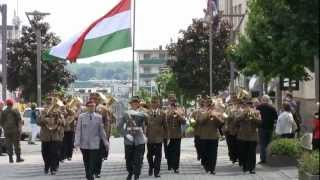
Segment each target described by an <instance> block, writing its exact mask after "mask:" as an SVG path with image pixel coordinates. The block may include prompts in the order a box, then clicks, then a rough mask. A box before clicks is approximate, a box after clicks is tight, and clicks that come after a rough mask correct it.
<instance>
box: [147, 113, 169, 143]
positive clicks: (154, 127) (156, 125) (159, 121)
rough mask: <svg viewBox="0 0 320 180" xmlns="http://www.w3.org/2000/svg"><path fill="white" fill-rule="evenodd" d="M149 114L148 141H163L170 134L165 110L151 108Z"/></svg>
mask: <svg viewBox="0 0 320 180" xmlns="http://www.w3.org/2000/svg"><path fill="white" fill-rule="evenodd" d="M147 114H148V118H147V121H146V127H147V131H146V135H147V140H148V143H162V142H163V139H164V138H166V137H167V136H168V134H167V123H166V114H165V112H163V111H161V110H160V109H157V110H152V109H151V110H149V111H148V112H147Z"/></svg>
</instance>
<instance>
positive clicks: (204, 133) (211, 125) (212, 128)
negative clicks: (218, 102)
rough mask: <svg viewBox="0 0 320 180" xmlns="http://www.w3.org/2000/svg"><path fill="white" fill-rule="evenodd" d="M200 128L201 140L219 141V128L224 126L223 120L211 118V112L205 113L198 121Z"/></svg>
mask: <svg viewBox="0 0 320 180" xmlns="http://www.w3.org/2000/svg"><path fill="white" fill-rule="evenodd" d="M197 122H198V123H199V126H200V134H199V136H200V139H219V137H220V134H219V132H218V128H219V127H220V126H221V124H222V120H221V119H218V118H212V119H211V118H210V115H209V112H208V111H204V112H202V113H201V115H200V118H199V120H198V121H197Z"/></svg>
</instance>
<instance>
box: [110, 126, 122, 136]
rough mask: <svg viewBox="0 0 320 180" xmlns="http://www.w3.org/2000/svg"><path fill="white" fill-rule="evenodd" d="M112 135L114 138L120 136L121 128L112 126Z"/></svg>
mask: <svg viewBox="0 0 320 180" xmlns="http://www.w3.org/2000/svg"><path fill="white" fill-rule="evenodd" d="M111 135H112V136H113V137H114V138H118V137H120V132H119V130H118V129H117V128H116V127H112V128H111Z"/></svg>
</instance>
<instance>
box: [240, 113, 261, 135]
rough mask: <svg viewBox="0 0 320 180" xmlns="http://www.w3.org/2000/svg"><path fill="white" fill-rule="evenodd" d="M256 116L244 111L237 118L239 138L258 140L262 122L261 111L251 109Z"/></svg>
mask: <svg viewBox="0 0 320 180" xmlns="http://www.w3.org/2000/svg"><path fill="white" fill-rule="evenodd" d="M251 111H252V112H254V113H255V116H252V115H249V114H248V113H247V112H242V114H241V116H240V117H239V118H238V119H237V127H238V128H239V130H238V135H237V138H238V139H239V140H243V141H258V128H259V126H260V124H261V118H260V113H259V112H258V111H256V110H254V109H251Z"/></svg>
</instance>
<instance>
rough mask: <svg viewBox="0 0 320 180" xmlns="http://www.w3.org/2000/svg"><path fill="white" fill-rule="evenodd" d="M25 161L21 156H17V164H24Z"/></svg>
mask: <svg viewBox="0 0 320 180" xmlns="http://www.w3.org/2000/svg"><path fill="white" fill-rule="evenodd" d="M23 161H24V159H23V158H21V156H20V154H17V159H16V162H17V163H19V162H23Z"/></svg>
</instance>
